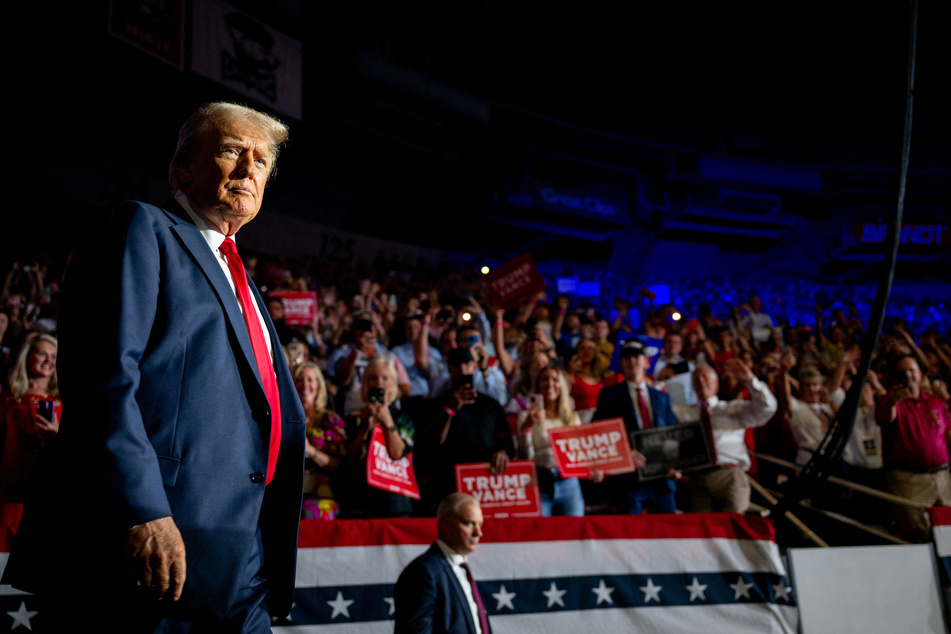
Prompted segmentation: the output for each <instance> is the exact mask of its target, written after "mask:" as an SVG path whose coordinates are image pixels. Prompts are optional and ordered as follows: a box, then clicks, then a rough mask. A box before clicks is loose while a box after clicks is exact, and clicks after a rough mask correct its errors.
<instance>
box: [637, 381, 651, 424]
mask: <svg viewBox="0 0 951 634" xmlns="http://www.w3.org/2000/svg"><path fill="white" fill-rule="evenodd" d="M643 390H644V388H642V387H639V388H637V406H638V407H639V408H640V410H641V427H642V428H643V429H647V428H648V427H650V426H651V412H650V410H649V409H647V402H646V401H645V400H644V391H643Z"/></svg>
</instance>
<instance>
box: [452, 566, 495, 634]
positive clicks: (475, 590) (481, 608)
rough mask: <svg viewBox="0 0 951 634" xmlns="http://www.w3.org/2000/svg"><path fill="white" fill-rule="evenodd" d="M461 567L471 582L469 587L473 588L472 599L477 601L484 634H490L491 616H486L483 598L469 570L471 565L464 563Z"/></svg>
mask: <svg viewBox="0 0 951 634" xmlns="http://www.w3.org/2000/svg"><path fill="white" fill-rule="evenodd" d="M459 565H460V566H462V569H463V570H465V571H466V579H468V580H469V585H470V586H471V587H472V598H473V599H475V602H476V607H478V608H479V623H480V624H481V625H482V634H489V633H490V632H491V630H490V629H489V615H488V614H486V611H485V605H484V604H483V603H482V596H481V595H480V594H479V589H478V588H477V587H476V582H475V579H473V578H472V571H471V570H469V564H467V563H466V562H462V563H461V564H459Z"/></svg>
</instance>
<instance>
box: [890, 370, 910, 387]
mask: <svg viewBox="0 0 951 634" xmlns="http://www.w3.org/2000/svg"><path fill="white" fill-rule="evenodd" d="M892 386H893V387H908V375H907V374H905V373H904V372H896V373H895V374H893V375H892Z"/></svg>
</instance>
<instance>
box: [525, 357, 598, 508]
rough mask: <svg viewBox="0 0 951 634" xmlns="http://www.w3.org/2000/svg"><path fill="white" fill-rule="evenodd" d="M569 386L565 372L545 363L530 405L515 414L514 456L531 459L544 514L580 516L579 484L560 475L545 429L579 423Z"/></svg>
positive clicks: (582, 506) (580, 495) (582, 505)
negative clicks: (515, 445)
mask: <svg viewBox="0 0 951 634" xmlns="http://www.w3.org/2000/svg"><path fill="white" fill-rule="evenodd" d="M569 389H570V387H569V384H568V378H567V375H566V374H565V373H564V372H563V371H562V370H560V369H558V367H557V366H555V365H550V366H548V367H547V368H545V369H544V370H542V371H541V372H540V373H539V374H538V377H537V378H536V379H535V390H534V395H533V396H534V398H532V399H531V403H532V404H531V406H530V407H529V408H528V409H527V410H525V411H523V412H521V413H520V414H519V415H518V423H517V424H518V436H517V441H518V442H517V444H518V457H519V458H520V459H522V460H534V461H535V473H536V474H537V475H538V489H539V495H540V498H541V507H542V515H543V516H544V517H549V516H551V515H576V516H579V517H580V516H582V515H584V497H583V496H582V494H581V483H580V482H578V478H563V477H562V475H561V473H560V472H559V471H558V467H557V465H556V464H555V457H554V455H553V454H552V450H551V445H550V444H549V442H548V430H549V429H551V428H555V427H563V426H571V425H580V424H581V419H580V418H579V417H578V414H577V412H575V411H574V409H573V408H572V406H571V397H570V396H569V395H568V391H569ZM597 478H598V479H601V478H600V476H597Z"/></svg>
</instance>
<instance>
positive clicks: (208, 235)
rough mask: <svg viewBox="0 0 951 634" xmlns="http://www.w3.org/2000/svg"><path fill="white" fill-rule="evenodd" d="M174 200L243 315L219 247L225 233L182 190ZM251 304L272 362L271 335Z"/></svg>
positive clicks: (256, 308) (228, 269)
mask: <svg viewBox="0 0 951 634" xmlns="http://www.w3.org/2000/svg"><path fill="white" fill-rule="evenodd" d="M175 200H177V201H178V204H180V205H181V206H182V207H183V208H184V209H185V211H187V212H188V216H189V217H190V218H191V219H192V222H194V223H195V226H196V227H198V231H199V232H200V233H201V237H202V238H204V239H205V242H206V243H207V244H208V248H209V249H211V252H212V253H214V254H215V259H216V260H217V261H218V264H219V265H220V266H221V270H222V272H224V274H225V279H227V280H228V284H229V285H230V286H231V292H232V293H234V294H235V295H234V296H235V299H236V300H237V302H238V310H240V311H241V314H242V315H243V314H244V308H243V307H242V306H241V300H240V299H239V298H238V293H237V291H236V290H235V287H234V278H233V277H231V268H230V267H229V266H228V260H227V259H226V258H225V256H224V255H223V254H222V253H221V250H220V248H219V247H221V243H222V242H224V239H225V235H224V234H223V233H221V232H220V231H218V230H217V229H215V228H214V227H212V226H211V225H209V224H208V221H206V220H205V217H204V216H202V215H201V214H199V213H196V212H195V210H194V209H193V208H192V206H191V202H190V201H189V200H188V197H187V196H186V195H185V194H183V193H182V192H178V193H176V194H175ZM231 240H232V241H233V240H234V236H231ZM252 297H253V296H252ZM252 304H254V312H255V313H257V316H258V322H260V324H261V332H263V333H264V341H265V342H266V343H267V350H268V353H269V354H270V355H271V363H274V350H273V349H272V347H271V337H270V334H269V332H268V329H267V323H266V322H265V321H264V315H262V314H261V308H260V307H259V306H258V303H257V302H252Z"/></svg>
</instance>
